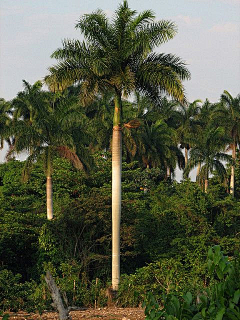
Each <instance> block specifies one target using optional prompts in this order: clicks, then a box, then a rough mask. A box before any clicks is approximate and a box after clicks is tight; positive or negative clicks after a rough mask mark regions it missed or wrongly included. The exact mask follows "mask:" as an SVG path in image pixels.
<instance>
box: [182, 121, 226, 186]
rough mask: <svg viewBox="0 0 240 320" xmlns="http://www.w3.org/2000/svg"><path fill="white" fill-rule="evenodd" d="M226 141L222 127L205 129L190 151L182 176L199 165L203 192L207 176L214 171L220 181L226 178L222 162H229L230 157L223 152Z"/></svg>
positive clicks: (206, 184) (207, 180)
mask: <svg viewBox="0 0 240 320" xmlns="http://www.w3.org/2000/svg"><path fill="white" fill-rule="evenodd" d="M227 141H228V139H227V138H226V136H225V130H224V128H223V127H218V128H206V129H205V130H204V132H203V133H202V136H201V137H200V139H198V141H195V145H194V147H193V148H192V149H191V150H190V158H189V161H188V164H187V166H186V168H185V170H184V175H186V176H187V175H188V174H189V172H190V171H191V170H192V169H194V168H195V167H196V166H197V165H198V164H199V163H200V164H201V169H200V178H201V179H202V180H203V181H204V190H205V192H207V190H208V183H209V175H210V174H212V173H213V172H214V171H216V172H217V174H218V175H219V176H220V178H221V179H222V180H224V179H225V178H226V174H227V173H226V169H225V167H224V164H223V161H231V157H230V156H229V155H227V154H225V153H224V152H223V150H225V145H226V143H227Z"/></svg>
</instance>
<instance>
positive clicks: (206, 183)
mask: <svg viewBox="0 0 240 320" xmlns="http://www.w3.org/2000/svg"><path fill="white" fill-rule="evenodd" d="M204 190H205V193H207V190H208V179H205V187H204Z"/></svg>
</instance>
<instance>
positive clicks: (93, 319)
mask: <svg viewBox="0 0 240 320" xmlns="http://www.w3.org/2000/svg"><path fill="white" fill-rule="evenodd" d="M70 316H71V318H72V320H78V319H88V320H120V319H121V320H144V319H145V317H144V311H143V309H141V308H99V309H84V310H78V311H71V312H70ZM1 319H2V317H0V320H1ZM14 319H15V320H58V314H57V313H56V312H45V313H43V314H42V315H41V316H40V315H39V314H33V313H24V312H19V313H10V318H9V320H14Z"/></svg>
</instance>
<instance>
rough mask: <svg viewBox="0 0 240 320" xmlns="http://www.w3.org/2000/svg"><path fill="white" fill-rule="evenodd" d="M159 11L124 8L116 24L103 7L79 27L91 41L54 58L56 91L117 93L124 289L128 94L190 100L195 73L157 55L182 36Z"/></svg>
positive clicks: (116, 263) (116, 229)
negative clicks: (186, 84)
mask: <svg viewBox="0 0 240 320" xmlns="http://www.w3.org/2000/svg"><path fill="white" fill-rule="evenodd" d="M154 18H155V16H154V14H153V13H152V12H151V11H150V10H146V11H144V12H142V13H140V14H139V15H136V11H134V10H131V9H130V8H129V7H128V3H127V1H123V3H122V4H121V5H120V6H119V8H118V9H117V10H116V12H115V17H114V18H113V20H112V22H109V21H108V19H107V17H106V15H105V14H104V13H103V12H102V11H101V10H98V11H96V12H94V13H92V14H86V15H84V16H83V17H81V18H80V20H79V22H78V23H77V25H76V27H77V28H79V29H80V30H81V32H82V33H83V35H84V37H85V39H86V40H87V42H85V41H83V42H80V41H78V40H76V41H75V40H72V41H71V40H64V41H63V48H62V49H58V50H56V51H55V52H54V53H53V55H52V57H53V58H56V59H58V60H59V64H58V65H56V66H53V67H51V68H50V75H49V76H47V77H46V82H47V83H48V85H49V87H50V88H52V89H62V88H64V87H66V86H69V85H70V84H72V83H76V82H79V81H80V82H81V91H80V98H81V99H82V102H84V103H85V104H87V103H88V102H91V101H92V100H94V99H95V97H96V96H97V95H99V93H102V92H106V91H111V92H112V93H113V95H114V117H113V138H112V187H113V189H112V216H113V219H112V222H113V235H112V237H113V238H112V245H113V252H112V257H113V262H112V286H113V290H117V289H118V284H119V277H120V245H119V238H120V237H119V236H120V214H121V162H122V160H121V157H122V155H121V151H122V146H121V145H122V134H121V129H122V96H123V95H124V96H128V95H129V94H131V93H132V92H133V91H135V90H137V91H141V92H143V93H145V94H146V95H149V96H151V97H152V98H154V97H156V96H158V95H159V93H167V94H169V95H171V96H174V97H175V98H177V99H182V100H183V99H184V89H183V85H182V83H181V80H185V79H189V77H190V73H189V71H188V70H187V68H186V67H185V64H184V63H183V62H182V61H181V59H180V58H178V57H176V56H174V55H172V54H163V53H160V54H157V53H153V49H154V48H155V47H157V46H159V45H160V44H162V43H164V42H166V41H167V40H169V39H171V38H173V36H174V35H175V34H176V27H175V25H174V24H173V23H172V22H169V21H160V22H154Z"/></svg>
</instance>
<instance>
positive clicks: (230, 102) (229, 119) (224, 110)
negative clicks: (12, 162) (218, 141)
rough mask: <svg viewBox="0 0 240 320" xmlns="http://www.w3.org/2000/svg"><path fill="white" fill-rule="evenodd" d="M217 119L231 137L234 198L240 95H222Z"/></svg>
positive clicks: (239, 141)
mask: <svg viewBox="0 0 240 320" xmlns="http://www.w3.org/2000/svg"><path fill="white" fill-rule="evenodd" d="M216 113H217V118H218V121H220V122H221V125H223V126H224V127H225V129H226V134H227V135H228V136H229V137H230V141H229V147H228V149H230V150H232V160H233V162H232V166H231V179H230V193H231V194H232V196H234V179H235V177H234V176H235V164H236V150H237V146H238V145H239V143H240V94H239V95H238V96H237V97H235V98H234V97H233V96H232V95H231V94H230V93H229V92H228V91H226V90H225V91H224V92H223V94H222V95H221V99H220V104H219V106H218V108H217V112H216Z"/></svg>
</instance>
